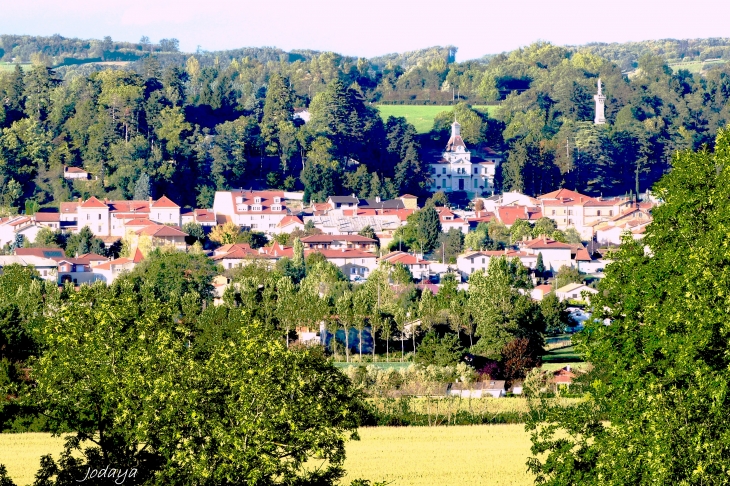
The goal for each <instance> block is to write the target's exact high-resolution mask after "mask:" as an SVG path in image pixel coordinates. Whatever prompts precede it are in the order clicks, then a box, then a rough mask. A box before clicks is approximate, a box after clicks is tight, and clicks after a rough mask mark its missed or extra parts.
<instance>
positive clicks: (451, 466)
mask: <svg viewBox="0 0 730 486" xmlns="http://www.w3.org/2000/svg"><path fill="white" fill-rule="evenodd" d="M360 439H361V440H360V441H355V442H349V443H348V445H347V461H346V462H345V469H346V470H347V478H346V481H347V483H346V484H349V481H351V480H353V479H357V478H363V479H371V480H375V481H382V480H386V481H389V482H390V484H392V486H452V485H453V486H457V485H459V486H462V485H464V486H469V485H473V486H502V485H504V486H506V485H525V486H527V485H530V484H532V481H531V476H530V475H529V474H528V473H527V472H526V468H525V461H526V460H527V458H528V456H529V454H530V439H529V435H528V434H527V433H526V432H525V430H524V426H523V425H478V426H462V427H368V428H363V429H361V430H360ZM62 447H63V439H61V438H53V437H51V436H50V434H2V435H0V463H1V464H5V465H6V466H7V468H8V473H9V474H10V477H11V478H13V480H14V481H15V482H16V483H17V484H18V486H23V485H26V484H30V483H32V482H33V476H34V474H35V472H36V471H37V469H38V466H39V460H40V456H41V455H43V454H47V453H53V454H54V457H56V458H58V454H59V453H60V451H61V449H62Z"/></svg>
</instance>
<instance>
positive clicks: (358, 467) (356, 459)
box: [345, 424, 533, 486]
mask: <svg viewBox="0 0 730 486" xmlns="http://www.w3.org/2000/svg"><path fill="white" fill-rule="evenodd" d="M360 439H361V440H360V441H357V442H350V443H349V444H348V446H347V460H346V461H345V469H346V470H347V481H346V482H345V484H348V483H349V481H351V480H353V479H357V478H363V479H370V480H373V481H389V482H390V483H391V484H392V485H393V486H457V485H458V486H507V485H510V486H517V485H525V486H527V485H531V484H533V481H532V476H531V475H530V474H529V473H528V472H527V471H526V466H525V462H526V461H527V458H528V457H529V455H530V437H529V434H528V433H527V432H525V427H524V425H521V424H517V425H473V426H458V427H367V428H363V429H360Z"/></svg>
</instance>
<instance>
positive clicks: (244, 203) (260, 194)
mask: <svg viewBox="0 0 730 486" xmlns="http://www.w3.org/2000/svg"><path fill="white" fill-rule="evenodd" d="M213 212H214V213H215V214H216V217H218V222H219V223H222V222H224V221H232V222H233V223H235V224H237V225H238V226H240V227H242V228H244V229H247V230H253V231H261V232H263V233H269V234H278V233H279V232H280V231H281V226H280V225H279V223H281V220H282V219H284V218H285V217H286V216H287V210H286V204H285V202H284V191H217V192H216V193H215V199H214V200H213Z"/></svg>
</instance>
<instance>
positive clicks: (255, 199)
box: [253, 197, 261, 204]
mask: <svg viewBox="0 0 730 486" xmlns="http://www.w3.org/2000/svg"><path fill="white" fill-rule="evenodd" d="M253 202H255V203H256V204H260V203H261V198H260V197H255V198H253Z"/></svg>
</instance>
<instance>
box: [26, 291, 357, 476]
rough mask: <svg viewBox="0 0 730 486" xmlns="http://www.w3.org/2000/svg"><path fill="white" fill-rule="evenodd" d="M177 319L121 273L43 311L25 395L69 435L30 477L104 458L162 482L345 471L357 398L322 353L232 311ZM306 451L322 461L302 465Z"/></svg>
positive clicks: (71, 470) (104, 463)
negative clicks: (39, 347) (117, 280)
mask: <svg viewBox="0 0 730 486" xmlns="http://www.w3.org/2000/svg"><path fill="white" fill-rule="evenodd" d="M112 316H113V318H112ZM177 316H178V312H177V311H175V310H173V309H172V308H171V307H169V306H167V305H166V304H165V303H164V302H163V301H159V300H157V301H156V300H154V299H148V298H147V297H146V296H144V295H140V294H139V293H138V292H137V291H136V290H135V289H134V287H133V286H131V285H129V284H128V283H125V284H122V285H116V284H115V286H113V287H110V288H107V287H106V286H105V285H103V284H102V285H95V286H93V287H88V286H84V287H82V289H81V290H80V291H79V292H72V293H71V295H69V298H68V300H67V301H65V302H63V303H62V305H60V306H59V308H58V309H57V310H56V312H54V313H52V314H51V315H50V316H49V322H48V325H47V326H43V327H42V328H40V329H39V334H38V336H39V338H40V339H42V343H43V345H44V347H45V348H46V349H47V350H48V351H47V352H44V353H43V354H42V355H41V356H40V357H39V359H38V361H37V363H35V365H34V366H33V370H32V376H33V379H34V380H35V382H36V384H37V385H36V388H35V390H34V393H33V395H32V397H29V399H32V400H34V401H35V402H36V403H38V404H39V406H41V407H42V409H43V410H44V412H45V414H46V416H47V417H48V420H49V424H50V426H51V428H52V429H53V430H58V428H59V427H61V426H62V427H64V429H63V430H69V429H70V430H71V431H72V437H71V438H70V440H68V441H67V442H66V449H65V452H64V455H63V456H62V459H61V461H60V462H59V463H56V462H55V461H54V460H53V459H52V458H51V457H50V456H46V457H45V458H44V459H43V461H42V465H43V466H42V471H41V472H40V473H39V474H41V475H43V476H45V477H51V476H53V475H55V474H57V475H58V478H59V481H64V478H65V479H67V480H68V481H71V480H76V481H78V479H76V478H83V477H84V474H85V473H86V472H87V468H92V469H93V468H100V469H101V468H104V467H106V468H109V467H110V466H111V465H112V464H113V465H114V466H115V467H121V468H123V469H127V468H131V467H134V468H135V469H136V473H137V474H136V477H135V479H136V480H138V481H140V482H148V481H154V482H160V483H164V484H182V483H185V482H189V481H191V480H193V481H196V482H210V481H211V480H213V481H215V482H216V483H219V484H228V483H229V479H228V478H231V477H234V478H237V479H236V481H239V480H240V481H244V482H246V483H252V484H253V483H261V484H271V485H283V484H291V483H290V482H289V481H294V482H295V483H296V484H302V485H314V484H332V483H333V482H334V481H336V480H337V479H338V478H340V477H341V476H342V474H343V471H342V469H341V464H342V461H343V460H344V440H343V439H344V437H345V435H347V434H351V433H354V432H355V430H356V428H357V426H358V423H357V416H358V415H359V410H360V406H359V401H358V398H357V395H356V393H355V392H353V391H352V389H351V388H350V386H349V384H348V383H349V382H348V380H347V379H346V378H345V377H344V375H342V374H341V373H338V372H337V371H336V370H335V368H334V367H333V366H332V365H330V364H328V363H327V361H326V360H325V358H324V356H323V355H322V353H321V352H320V351H318V350H316V349H299V350H297V351H287V349H286V347H285V346H284V343H283V342H281V341H280V340H275V339H274V340H272V335H271V332H270V330H269V329H268V328H267V327H266V326H264V325H263V324H261V323H260V322H258V321H256V320H251V319H249V318H248V316H247V315H246V314H244V313H243V312H241V310H240V309H230V308H227V307H225V306H220V307H215V308H213V307H211V308H209V310H206V311H203V312H202V313H201V314H198V315H195V316H193V317H194V319H193V320H192V322H186V321H185V320H179V319H177ZM193 331H194V332H193ZM79 370H85V372H84V373H81V374H79V373H78V371H79ZM313 390H316V391H313ZM241 400H243V401H241ZM319 402H321V403H319ZM231 424H236V425H234V426H232V425H231ZM280 429H281V430H280ZM212 436H216V437H219V439H220V440H216V441H210V440H207V439H209V438H210V437H212ZM272 437H275V439H272ZM84 441H89V443H90V444H92V445H91V446H89V445H88V444H87V443H84ZM82 448H83V449H84V451H83V452H82ZM315 455H317V456H318V457H321V458H323V459H325V460H327V461H328V463H329V464H330V465H329V466H327V468H325V469H323V470H320V471H318V472H314V473H313V472H308V471H307V470H306V468H305V467H304V464H305V463H306V462H307V461H308V460H309V459H310V458H312V457H313V456H315Z"/></svg>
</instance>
